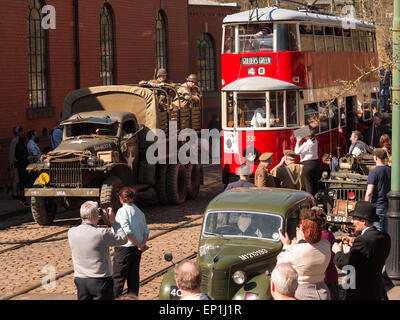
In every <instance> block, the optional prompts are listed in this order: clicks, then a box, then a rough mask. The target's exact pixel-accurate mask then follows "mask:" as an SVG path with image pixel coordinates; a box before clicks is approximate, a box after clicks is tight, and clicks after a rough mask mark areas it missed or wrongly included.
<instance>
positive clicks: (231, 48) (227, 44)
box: [223, 26, 235, 53]
mask: <svg viewBox="0 0 400 320" xmlns="http://www.w3.org/2000/svg"><path fill="white" fill-rule="evenodd" d="M223 52H224V53H234V52H235V27H234V26H229V27H225V39H224V49H223Z"/></svg>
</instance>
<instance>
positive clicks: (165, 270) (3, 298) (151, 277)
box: [0, 216, 203, 300]
mask: <svg viewBox="0 0 400 320" xmlns="http://www.w3.org/2000/svg"><path fill="white" fill-rule="evenodd" d="M202 218H203V216H200V217H196V218H192V219H190V220H188V221H185V222H183V223H180V224H178V225H176V226H174V227H172V228H169V229H168V230H164V231H161V232H158V233H157V234H155V235H153V236H151V237H149V239H148V242H150V241H152V240H153V239H156V238H158V237H160V236H163V235H165V234H168V233H170V232H173V231H175V230H178V229H180V228H183V227H185V226H186V225H190V224H192V223H193V222H196V221H198V220H200V219H202ZM68 230H69V228H68V229H67V230H62V231H58V232H55V233H53V234H50V235H47V236H45V237H41V238H39V239H36V240H32V241H29V243H27V244H21V245H18V246H15V248H8V249H4V250H2V251H0V254H2V253H5V252H9V251H12V250H17V249H19V248H22V247H24V246H26V245H30V244H33V243H37V242H40V241H43V240H45V239H49V238H51V237H54V236H56V235H60V234H63V233H66V232H68ZM17 247H18V248H17ZM196 255H197V253H196V252H195V253H192V254H191V255H189V256H187V257H185V258H183V259H181V260H180V261H183V260H185V259H193V258H194V257H195V256H196ZM111 256H113V254H111ZM178 262H179V261H178ZM171 266H172V265H171ZM171 266H169V267H166V268H163V269H161V270H159V271H157V272H155V273H153V274H151V275H150V276H148V277H146V278H145V279H143V280H142V281H141V282H140V286H143V285H145V284H147V283H149V282H150V281H152V280H154V279H155V278H157V277H159V276H161V275H163V274H165V273H166V272H167V271H168V270H169V268H171ZM73 272H74V269H70V270H68V271H66V272H63V273H62V274H59V275H57V276H56V277H55V280H56V281H57V280H59V279H61V278H64V277H66V276H68V275H70V274H72V273H73ZM41 286H42V282H41V281H40V282H37V283H35V284H34V285H32V286H30V287H28V288H25V289H22V290H20V291H18V292H16V293H13V294H12V295H9V296H6V297H2V298H1V299H2V300H10V299H13V298H15V297H18V296H21V295H23V294H26V293H28V292H30V291H33V290H35V289H37V288H39V287H41Z"/></svg>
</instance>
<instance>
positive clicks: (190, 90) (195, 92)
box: [178, 74, 200, 105]
mask: <svg viewBox="0 0 400 320" xmlns="http://www.w3.org/2000/svg"><path fill="white" fill-rule="evenodd" d="M197 83H198V80H197V76H196V75H195V74H190V75H189V76H188V77H187V78H186V82H185V83H184V84H182V85H181V86H180V87H179V88H178V94H179V96H180V97H182V98H183V100H185V101H182V102H183V103H184V104H185V102H186V103H187V102H189V103H190V100H192V103H193V104H194V105H198V104H199V103H200V91H199V89H198V87H197Z"/></svg>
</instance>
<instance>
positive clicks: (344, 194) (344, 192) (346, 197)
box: [317, 154, 375, 232]
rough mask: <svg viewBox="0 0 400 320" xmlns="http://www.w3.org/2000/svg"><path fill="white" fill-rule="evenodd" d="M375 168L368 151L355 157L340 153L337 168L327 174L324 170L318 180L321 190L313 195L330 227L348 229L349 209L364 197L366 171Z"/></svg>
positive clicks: (349, 225)
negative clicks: (322, 185)
mask: <svg viewBox="0 0 400 320" xmlns="http://www.w3.org/2000/svg"><path fill="white" fill-rule="evenodd" d="M373 168H375V161H374V159H373V155H372V154H362V155H360V156H358V157H352V156H344V157H342V158H340V159H339V171H338V172H332V173H331V175H330V176H329V177H328V173H327V172H326V171H325V172H323V174H322V179H321V180H320V181H321V182H322V183H324V184H325V189H324V190H321V191H320V192H319V193H318V195H317V200H318V203H319V204H321V205H323V207H324V209H325V212H326V213H327V217H326V220H327V222H328V224H329V225H331V227H332V228H333V229H335V230H336V229H341V230H342V231H345V232H348V231H350V229H352V224H351V217H350V216H349V215H348V214H349V212H351V211H353V210H354V208H355V204H356V203H357V201H359V200H364V198H365V192H366V191H367V179H368V173H369V171H370V170H372V169H373Z"/></svg>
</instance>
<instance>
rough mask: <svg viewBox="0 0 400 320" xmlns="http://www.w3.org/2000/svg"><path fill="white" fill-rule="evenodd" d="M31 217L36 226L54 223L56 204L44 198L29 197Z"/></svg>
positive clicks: (52, 200)
mask: <svg viewBox="0 0 400 320" xmlns="http://www.w3.org/2000/svg"><path fill="white" fill-rule="evenodd" d="M31 211H32V217H33V219H34V220H35V222H36V223H37V224H38V225H41V226H48V225H50V224H52V222H53V221H54V217H55V216H56V212H57V203H56V202H55V201H54V199H51V198H46V197H31Z"/></svg>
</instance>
